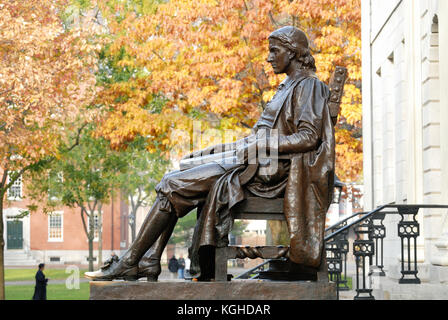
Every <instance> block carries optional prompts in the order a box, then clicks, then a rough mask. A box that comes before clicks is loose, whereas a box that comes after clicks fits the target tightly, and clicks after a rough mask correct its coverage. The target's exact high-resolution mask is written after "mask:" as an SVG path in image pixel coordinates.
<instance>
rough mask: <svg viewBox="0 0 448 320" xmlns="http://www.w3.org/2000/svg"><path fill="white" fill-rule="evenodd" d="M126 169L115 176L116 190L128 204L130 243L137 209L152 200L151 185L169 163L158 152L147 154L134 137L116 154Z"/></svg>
mask: <svg viewBox="0 0 448 320" xmlns="http://www.w3.org/2000/svg"><path fill="white" fill-rule="evenodd" d="M119 155H120V157H121V158H122V160H123V161H124V162H125V163H126V167H125V168H124V170H122V171H121V172H120V173H119V175H118V185H117V188H118V189H119V190H120V192H121V195H122V197H123V198H124V199H126V200H127V202H128V204H129V209H130V211H129V225H130V227H131V240H132V242H133V241H134V240H135V235H136V231H137V230H136V216H137V211H138V209H139V208H142V207H150V206H152V202H153V201H154V200H155V195H156V193H155V191H154V189H155V186H156V185H157V183H159V181H160V180H161V179H162V177H163V175H164V174H165V173H166V171H167V170H168V168H169V167H170V165H171V162H170V161H169V160H167V159H165V158H164V157H161V156H160V152H155V153H149V152H148V151H147V150H146V142H145V139H143V138H142V137H139V138H136V139H135V140H134V141H132V143H130V144H129V146H128V148H126V149H125V150H122V151H121V152H120V153H119Z"/></svg>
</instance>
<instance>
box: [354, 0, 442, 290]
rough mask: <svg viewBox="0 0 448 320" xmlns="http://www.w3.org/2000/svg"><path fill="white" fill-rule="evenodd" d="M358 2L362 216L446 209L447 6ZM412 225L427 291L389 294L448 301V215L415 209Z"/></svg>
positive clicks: (431, 0)
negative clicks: (408, 207)
mask: <svg viewBox="0 0 448 320" xmlns="http://www.w3.org/2000/svg"><path fill="white" fill-rule="evenodd" d="M361 2H362V46H363V49H362V50H363V84H362V85H363V137H364V205H365V209H366V210H370V209H373V208H376V207H378V206H380V205H383V204H387V203H391V202H394V203H397V204H445V205H446V204H448V1H446V0H361ZM398 221H399V216H391V217H387V218H386V220H385V225H386V228H387V235H388V236H387V238H386V239H387V240H386V241H385V253H384V254H385V266H386V268H385V269H386V270H388V272H387V271H386V273H387V274H388V277H389V278H392V279H398V278H399V277H400V276H401V274H400V272H399V271H400V268H399V262H400V261H399V260H400V256H401V251H400V240H399V238H398V236H397V222H398ZM418 221H419V223H420V228H421V229H420V237H419V240H418V255H417V256H418V259H417V261H418V263H419V264H418V268H419V274H418V276H419V278H420V279H421V280H422V284H423V286H420V288H424V287H425V285H426V287H427V288H431V290H432V292H430V291H431V290H427V289H415V288H414V289H410V290H411V291H412V290H413V291H414V293H412V294H411V293H409V294H408V293H406V294H405V293H403V292H404V291H403V290H404V289H403V288H404V287H403V286H401V287H400V286H398V285H396V287H397V288H396V289H395V291H390V292H389V293H388V295H389V294H390V297H392V298H394V297H396V298H400V297H401V298H428V299H432V298H437V297H441V296H440V290H442V292H443V293H444V295H443V294H442V296H443V298H444V299H448V210H441V209H439V210H437V209H431V210H422V209H421V210H420V211H419V214H418ZM395 283H396V281H395ZM404 286H409V285H404ZM397 290H398V291H397ZM408 291H409V290H408ZM394 294H397V295H396V296H393V295H394Z"/></svg>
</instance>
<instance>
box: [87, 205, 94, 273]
mask: <svg viewBox="0 0 448 320" xmlns="http://www.w3.org/2000/svg"><path fill="white" fill-rule="evenodd" d="M88 217H89V234H88V239H89V271H93V239H94V238H95V216H94V214H93V212H90V213H89V214H88Z"/></svg>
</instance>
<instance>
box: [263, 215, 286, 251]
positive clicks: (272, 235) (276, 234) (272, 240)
mask: <svg viewBox="0 0 448 320" xmlns="http://www.w3.org/2000/svg"><path fill="white" fill-rule="evenodd" d="M266 227H267V229H268V230H266V231H267V232H266V244H267V245H283V246H289V231H288V225H287V224H286V221H278V220H269V221H268V223H267V226H266Z"/></svg>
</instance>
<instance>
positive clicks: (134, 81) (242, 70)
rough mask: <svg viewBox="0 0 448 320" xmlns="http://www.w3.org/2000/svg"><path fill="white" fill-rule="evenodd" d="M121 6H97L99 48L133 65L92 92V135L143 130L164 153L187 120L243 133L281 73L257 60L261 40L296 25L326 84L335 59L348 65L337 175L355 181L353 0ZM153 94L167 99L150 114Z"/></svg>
mask: <svg viewBox="0 0 448 320" xmlns="http://www.w3.org/2000/svg"><path fill="white" fill-rule="evenodd" d="M131 2H132V1H131ZM126 3H129V1H128V2H121V1H107V3H106V4H105V3H103V4H102V5H101V8H102V12H103V14H104V16H105V17H106V19H107V20H108V28H109V31H110V33H111V35H112V37H111V44H110V47H109V51H108V54H109V55H111V56H116V55H118V53H119V52H120V51H121V50H123V49H124V50H125V52H126V54H125V55H124V56H123V58H122V59H121V60H120V61H119V62H118V65H119V66H121V67H123V68H128V69H133V70H137V71H136V73H135V74H134V75H133V76H132V77H131V78H130V79H129V80H128V81H125V82H116V83H112V84H111V85H109V86H107V87H106V88H105V89H104V91H102V92H101V94H100V96H99V102H100V103H102V104H105V105H107V106H108V107H109V108H110V110H111V111H110V112H109V114H108V115H107V117H106V119H105V121H104V123H103V125H102V131H101V134H102V135H104V136H105V137H106V138H108V139H109V140H110V141H111V143H112V145H113V146H114V147H121V146H123V145H124V144H125V143H126V142H127V141H130V140H132V139H133V138H134V137H135V136H136V135H143V136H147V137H148V140H149V141H150V142H152V145H151V147H150V149H155V148H160V149H162V150H168V149H170V148H171V147H173V146H174V145H175V144H177V143H178V141H172V140H171V139H170V133H171V132H172V130H174V129H188V130H190V131H191V130H192V129H191V128H192V120H201V121H202V129H203V130H207V129H209V128H217V129H219V130H225V129H235V130H238V131H239V132H241V133H242V134H244V133H247V132H248V131H249V130H248V128H250V127H251V126H253V125H254V124H255V122H256V120H257V119H258V117H259V116H260V113H261V112H262V110H263V108H264V106H265V105H266V103H267V102H268V101H269V99H270V98H271V97H272V96H273V94H274V92H275V90H276V87H277V85H278V84H279V82H280V81H281V80H282V77H281V76H276V75H275V74H274V73H273V71H272V68H271V67H270V65H269V64H268V63H267V62H266V57H267V53H268V52H267V45H268V40H267V38H268V36H269V34H270V33H271V32H272V31H273V30H275V29H277V28H279V27H281V26H283V25H295V26H297V27H299V28H301V29H303V30H304V31H306V32H307V34H308V36H309V38H310V42H311V48H312V52H313V55H314V57H315V59H316V65H317V69H318V76H319V77H320V79H322V80H323V81H326V82H328V80H329V78H330V76H331V73H332V72H333V70H334V67H335V66H336V65H340V66H346V67H347V68H348V70H349V79H348V81H347V85H346V87H345V96H344V99H343V103H342V106H341V113H340V121H339V124H338V125H337V127H336V132H337V134H336V137H337V174H338V176H339V177H340V178H341V179H342V180H351V181H355V180H357V179H359V177H360V174H361V172H362V141H361V137H360V131H361V129H360V128H361V93H360V80H361V69H360V68H361V39H360V25H361V23H360V22H361V13H360V0H336V1H335V0H297V1H281V0H272V1H265V0H226V1H218V0H171V1H168V2H166V3H162V4H160V5H158V6H157V7H156V8H155V9H154V10H153V11H151V12H146V13H145V12H142V11H138V10H135V9H133V7H132V6H128V5H126ZM159 95H162V96H163V97H165V98H166V99H167V100H166V103H165V105H164V106H163V108H161V110H159V111H158V112H153V111H151V110H150V109H148V108H147V106H148V104H150V103H151V101H152V99H153V98H154V97H155V96H159ZM210 120H213V121H210ZM207 143H209V142H208V141H205V142H204V144H207Z"/></svg>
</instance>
